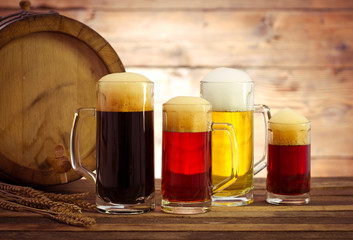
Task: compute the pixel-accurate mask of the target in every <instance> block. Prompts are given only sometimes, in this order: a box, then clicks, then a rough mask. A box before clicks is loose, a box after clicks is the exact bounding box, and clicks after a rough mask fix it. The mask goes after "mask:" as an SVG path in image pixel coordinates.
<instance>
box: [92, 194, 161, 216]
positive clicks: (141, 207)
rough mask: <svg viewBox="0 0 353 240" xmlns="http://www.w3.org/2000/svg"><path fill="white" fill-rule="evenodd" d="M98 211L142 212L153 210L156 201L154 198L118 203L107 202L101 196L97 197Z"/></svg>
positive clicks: (118, 212)
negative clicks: (131, 202)
mask: <svg viewBox="0 0 353 240" xmlns="http://www.w3.org/2000/svg"><path fill="white" fill-rule="evenodd" d="M96 205H97V209H98V212H101V213H108V214H141V213H146V212H150V211H153V210H154V209H155V203H154V200H153V199H147V200H146V201H145V202H144V203H136V204H116V203H111V202H105V201H103V200H102V199H100V198H99V197H97V199H96Z"/></svg>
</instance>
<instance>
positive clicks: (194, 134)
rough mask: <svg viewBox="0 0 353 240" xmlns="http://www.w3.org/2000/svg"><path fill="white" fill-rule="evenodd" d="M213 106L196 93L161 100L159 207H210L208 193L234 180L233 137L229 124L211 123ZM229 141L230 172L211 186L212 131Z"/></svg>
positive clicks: (179, 210)
mask: <svg viewBox="0 0 353 240" xmlns="http://www.w3.org/2000/svg"><path fill="white" fill-rule="evenodd" d="M211 112H212V106H211V104H210V103H209V102H208V101H206V100H205V99H202V98H199V97H176V98H172V99H170V100H169V101H167V102H166V103H164V104H163V139H162V204H161V207H162V210H163V211H164V212H168V213H178V214H197V213H204V212H207V211H209V210H210V207H211V195H212V194H213V193H215V192H217V191H220V190H222V189H224V188H225V187H227V186H229V185H230V184H232V183H233V182H234V181H235V180H236V177H237V176H236V175H237V174H236V172H235V171H233V165H232V163H236V162H237V160H236V159H235V157H236V155H235V154H233V153H235V152H236V141H235V135H234V129H233V126H232V125H231V124H229V123H228V124H227V123H217V124H216V123H212V114H211ZM212 130H214V131H216V130H219V131H221V130H223V131H224V132H226V133H227V134H228V141H229V144H228V145H229V148H230V149H229V152H230V155H229V159H227V161H228V162H229V165H230V171H229V175H228V176H226V177H224V178H223V179H222V181H221V182H219V183H218V184H217V185H216V186H214V187H212V181H211V132H212Z"/></svg>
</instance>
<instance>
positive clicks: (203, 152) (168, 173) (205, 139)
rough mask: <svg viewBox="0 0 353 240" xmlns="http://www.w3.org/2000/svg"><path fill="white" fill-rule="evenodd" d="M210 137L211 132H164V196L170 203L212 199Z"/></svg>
mask: <svg viewBox="0 0 353 240" xmlns="http://www.w3.org/2000/svg"><path fill="white" fill-rule="evenodd" d="M210 136H211V135H210V132H190V133H189V132H186V133H185V132H167V131H163V146H162V147H163V151H162V154H163V156H162V159H163V169H162V195H163V199H165V200H168V201H170V202H200V201H209V200H210V199H211V145H210V142H211V141H210ZM205 159H206V161H205Z"/></svg>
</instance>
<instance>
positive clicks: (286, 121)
mask: <svg viewBox="0 0 353 240" xmlns="http://www.w3.org/2000/svg"><path fill="white" fill-rule="evenodd" d="M269 122H270V128H271V130H272V132H273V134H272V135H273V137H272V144H274V145H307V144H310V123H309V120H308V119H307V118H306V117H304V116H303V115H301V114H299V113H297V112H295V111H294V110H292V109H290V108H284V109H281V110H280V111H278V112H277V113H276V114H274V115H273V116H272V117H271V119H270V121H269Z"/></svg>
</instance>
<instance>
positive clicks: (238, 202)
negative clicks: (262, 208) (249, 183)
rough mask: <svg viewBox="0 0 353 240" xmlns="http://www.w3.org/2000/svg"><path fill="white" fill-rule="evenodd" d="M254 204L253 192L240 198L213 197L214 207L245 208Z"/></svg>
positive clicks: (239, 196)
mask: <svg viewBox="0 0 353 240" xmlns="http://www.w3.org/2000/svg"><path fill="white" fill-rule="evenodd" d="M253 202H254V194H253V193H252V191H250V192H248V193H246V194H243V195H238V196H217V195H214V196H212V206H226V207H234V206H245V205H249V204H251V203H253Z"/></svg>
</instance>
